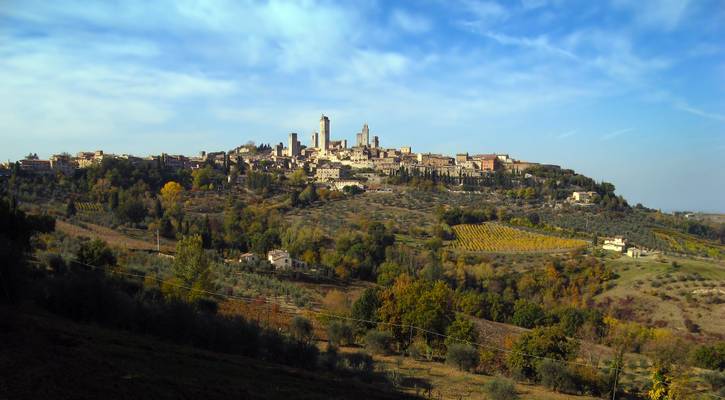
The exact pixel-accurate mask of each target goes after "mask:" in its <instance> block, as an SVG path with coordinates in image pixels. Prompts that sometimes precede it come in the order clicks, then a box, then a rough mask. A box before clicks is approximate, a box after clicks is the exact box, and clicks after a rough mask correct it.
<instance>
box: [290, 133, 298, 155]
mask: <svg viewBox="0 0 725 400" xmlns="http://www.w3.org/2000/svg"><path fill="white" fill-rule="evenodd" d="M287 151H289V156H290V157H295V156H299V155H300V141H299V140H297V134H296V133H294V132H292V133H290V134H289V142H288V144H287Z"/></svg>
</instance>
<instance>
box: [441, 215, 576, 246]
mask: <svg viewBox="0 0 725 400" xmlns="http://www.w3.org/2000/svg"><path fill="white" fill-rule="evenodd" d="M453 230H454V232H455V234H456V239H455V241H454V242H453V246H454V247H455V248H456V249H460V250H466V251H484V252H493V253H498V252H501V253H512V252H552V251H566V250H572V249H576V248H579V247H583V246H586V245H587V242H586V241H584V240H580V239H567V238H560V237H555V236H547V235H542V234H539V233H533V232H527V231H524V230H521V229H516V228H512V227H508V226H504V225H501V224H497V223H490V222H489V223H484V224H475V225H473V224H462V225H455V226H454V227H453Z"/></svg>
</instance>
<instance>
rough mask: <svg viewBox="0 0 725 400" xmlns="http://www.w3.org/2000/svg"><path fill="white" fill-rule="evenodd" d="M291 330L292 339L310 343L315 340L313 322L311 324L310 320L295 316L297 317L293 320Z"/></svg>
mask: <svg viewBox="0 0 725 400" xmlns="http://www.w3.org/2000/svg"><path fill="white" fill-rule="evenodd" d="M289 330H290V334H291V335H292V337H293V338H295V339H297V340H299V341H301V342H305V343H309V342H311V341H312V339H313V338H314V331H313V329H312V322H310V320H309V319H307V318H305V317H301V316H299V315H295V317H294V318H292V321H291V322H290V326H289Z"/></svg>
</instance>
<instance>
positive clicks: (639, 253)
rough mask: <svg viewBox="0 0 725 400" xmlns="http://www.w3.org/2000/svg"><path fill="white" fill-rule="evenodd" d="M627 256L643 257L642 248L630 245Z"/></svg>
mask: <svg viewBox="0 0 725 400" xmlns="http://www.w3.org/2000/svg"><path fill="white" fill-rule="evenodd" d="M627 257H632V258H640V257H642V250H641V249H638V248H636V247H630V248H628V249H627Z"/></svg>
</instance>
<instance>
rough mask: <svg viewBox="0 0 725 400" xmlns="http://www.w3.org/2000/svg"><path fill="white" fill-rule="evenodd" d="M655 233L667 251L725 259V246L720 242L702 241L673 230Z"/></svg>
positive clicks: (655, 230) (655, 231) (656, 231)
mask: <svg viewBox="0 0 725 400" xmlns="http://www.w3.org/2000/svg"><path fill="white" fill-rule="evenodd" d="M653 233H654V235H655V237H656V238H657V240H659V241H660V242H661V243H662V248H663V249H665V250H666V251H670V252H675V253H681V254H693V255H698V256H702V257H710V258H721V259H725V246H722V245H721V244H720V243H718V242H715V241H712V240H706V239H701V238H698V237H696V236H693V235H687V234H684V233H681V232H677V231H674V230H671V229H654V230H653Z"/></svg>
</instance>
